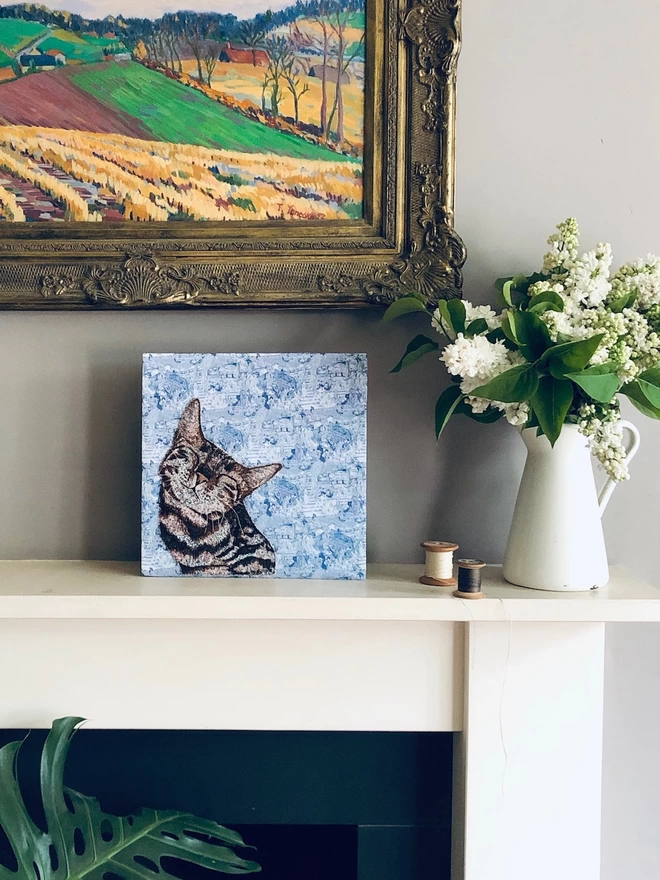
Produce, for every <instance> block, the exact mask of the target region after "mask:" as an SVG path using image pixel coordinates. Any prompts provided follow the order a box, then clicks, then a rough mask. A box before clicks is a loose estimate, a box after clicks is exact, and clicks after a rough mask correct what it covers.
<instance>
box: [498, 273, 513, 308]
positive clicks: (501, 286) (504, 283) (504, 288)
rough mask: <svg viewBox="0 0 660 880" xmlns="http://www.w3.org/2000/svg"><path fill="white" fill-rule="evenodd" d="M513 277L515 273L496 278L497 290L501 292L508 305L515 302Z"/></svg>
mask: <svg viewBox="0 0 660 880" xmlns="http://www.w3.org/2000/svg"><path fill="white" fill-rule="evenodd" d="M513 277H514V276H513V275H508V276H507V277H506V278H496V279H495V290H496V291H497V292H498V293H499V295H500V297H501V298H502V301H503V302H504V304H505V305H507V306H513V302H512V300H511V286H512V284H513Z"/></svg>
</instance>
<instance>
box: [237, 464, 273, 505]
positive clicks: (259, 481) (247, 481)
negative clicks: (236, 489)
mask: <svg viewBox="0 0 660 880" xmlns="http://www.w3.org/2000/svg"><path fill="white" fill-rule="evenodd" d="M281 470H282V465H281V464H263V465H259V466H258V467H253V468H245V473H244V474H242V477H243V485H244V487H245V495H249V494H250V493H251V492H254V490H255V489H258V488H259V486H263V484H264V483H267V482H268V480H272V479H273V477H274V476H275V474H276V473H277V472H278V471H281ZM245 495H244V496H243V497H245Z"/></svg>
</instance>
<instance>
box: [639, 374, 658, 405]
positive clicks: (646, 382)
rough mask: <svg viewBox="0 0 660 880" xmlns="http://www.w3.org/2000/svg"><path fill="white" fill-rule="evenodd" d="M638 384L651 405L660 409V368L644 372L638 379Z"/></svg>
mask: <svg viewBox="0 0 660 880" xmlns="http://www.w3.org/2000/svg"><path fill="white" fill-rule="evenodd" d="M637 384H638V385H639V387H640V388H641V389H642V391H643V392H644V396H645V397H646V399H647V400H648V401H649V403H651V404H652V406H654V407H660V367H653V369H651V370H644V372H643V373H640V375H639V376H638V377H637Z"/></svg>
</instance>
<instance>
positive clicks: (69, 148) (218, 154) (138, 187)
mask: <svg viewBox="0 0 660 880" xmlns="http://www.w3.org/2000/svg"><path fill="white" fill-rule="evenodd" d="M44 76H45V74H39V77H40V78H42V77H44ZM2 172H4V173H5V176H4V181H5V182H4V185H3V184H2V183H1V182H0V217H2V218H3V219H5V220H10V221H14V222H20V221H26V220H27V221H29V220H35V219H53V220H55V219H60V218H59V212H62V213H63V215H64V219H65V220H77V221H91V222H103V221H108V220H118V219H122V220H156V221H168V220H269V219H272V220H292V219H305V220H321V219H332V220H343V219H347V218H348V217H350V210H351V206H354V205H356V204H359V203H360V201H361V198H362V175H361V167H360V165H359V164H358V163H355V162H346V161H340V160H318V159H305V160H301V159H299V158H297V157H289V156H274V155H271V154H263V153H262V154H260V153H244V152H234V151H229V150H218V149H208V148H206V147H201V146H198V145H191V144H170V143H165V142H163V141H154V140H146V139H138V138H130V137H126V136H124V135H117V134H107V133H103V132H82V131H69V130H64V129H57V128H44V127H41V126H22V125H4V126H2V125H0V173H2ZM49 206H50V207H49ZM51 209H56V210H51ZM35 215H36V216H35Z"/></svg>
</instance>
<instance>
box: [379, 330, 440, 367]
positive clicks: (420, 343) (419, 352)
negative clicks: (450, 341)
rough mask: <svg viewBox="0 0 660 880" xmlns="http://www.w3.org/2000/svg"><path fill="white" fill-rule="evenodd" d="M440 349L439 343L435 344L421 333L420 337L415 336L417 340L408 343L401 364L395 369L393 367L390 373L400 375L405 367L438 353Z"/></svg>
mask: <svg viewBox="0 0 660 880" xmlns="http://www.w3.org/2000/svg"><path fill="white" fill-rule="evenodd" d="M439 348H440V346H439V345H438V343H437V342H434V341H433V340H432V339H429V337H428V336H424V335H423V334H422V333H420V334H419V336H415V338H414V339H413V340H412V341H411V342H409V343H408V348H407V349H406V353H405V354H404V356H403V357H402V358H401V360H400V361H399V363H398V364H397V365H396V366H395V367H392V369H391V370H390V373H398V372H399V370H401V369H403V367H407V366H408V365H409V364H413V363H415V361H418V360H419V359H420V358H421V357H424V355H425V354H428V353H429V352H431V351H437V350H438V349H439Z"/></svg>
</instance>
